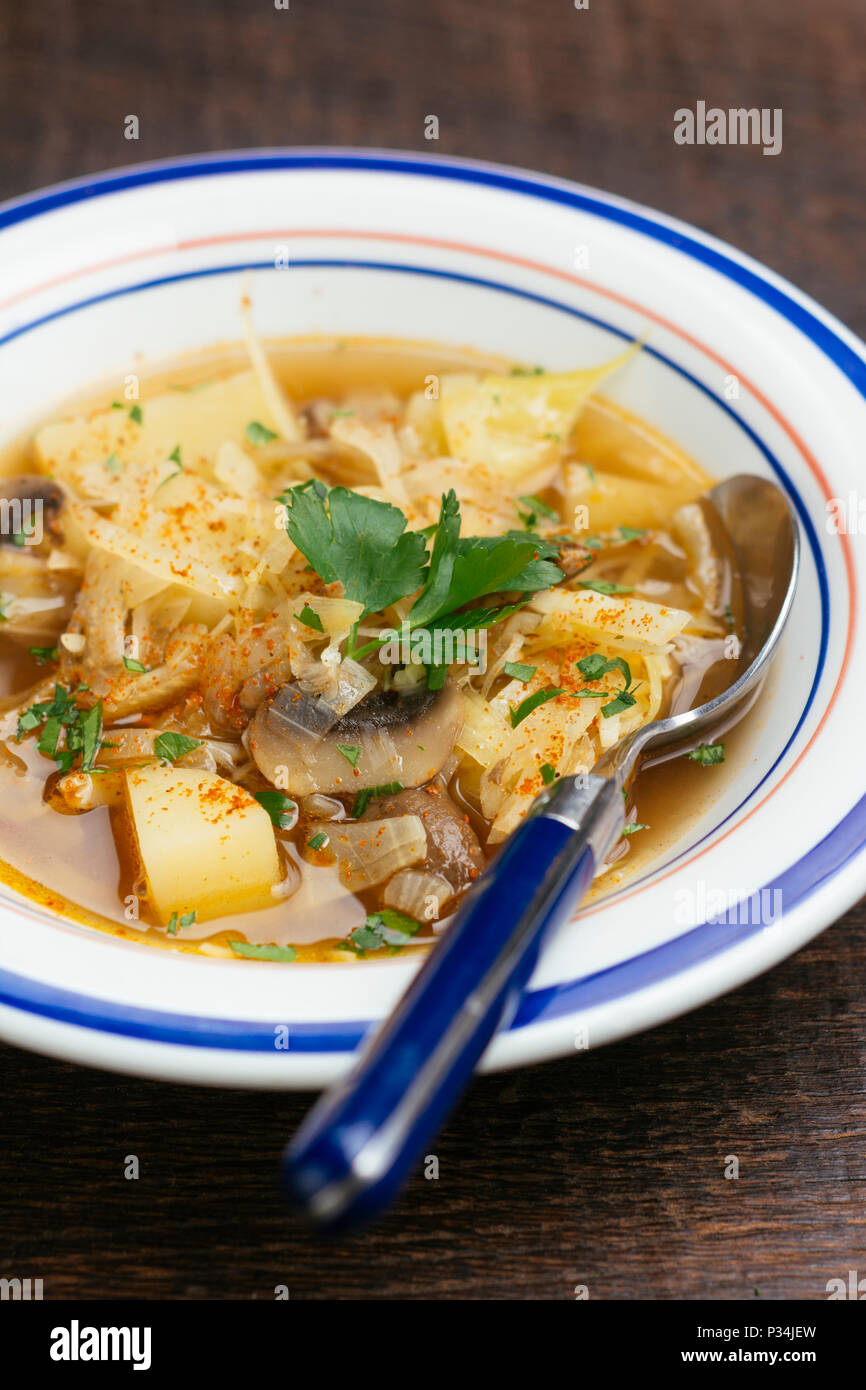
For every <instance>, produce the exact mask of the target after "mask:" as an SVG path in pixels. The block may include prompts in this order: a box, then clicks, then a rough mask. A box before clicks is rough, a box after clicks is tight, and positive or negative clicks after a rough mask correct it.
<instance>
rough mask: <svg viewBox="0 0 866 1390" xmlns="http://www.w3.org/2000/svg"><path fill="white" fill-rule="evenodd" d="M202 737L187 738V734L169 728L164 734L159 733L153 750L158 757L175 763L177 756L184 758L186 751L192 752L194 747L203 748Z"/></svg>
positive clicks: (154, 741)
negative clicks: (177, 732)
mask: <svg viewBox="0 0 866 1390" xmlns="http://www.w3.org/2000/svg"><path fill="white" fill-rule="evenodd" d="M201 745H202V739H200V738H187V736H186V734H176V733H175V732H174V730H173V729H169V730H168V731H167V732H166V733H164V734H159V735H158V736H157V737H156V738H155V739H154V740H153V751H154V753H155V754H156V756H157V757H158V758H162V759H163V761H165V762H168V763H173V762H175V761H176V759H177V758H182V757H184V755H185V754H186V753H191V752H192V751H193V749H194V748H201Z"/></svg>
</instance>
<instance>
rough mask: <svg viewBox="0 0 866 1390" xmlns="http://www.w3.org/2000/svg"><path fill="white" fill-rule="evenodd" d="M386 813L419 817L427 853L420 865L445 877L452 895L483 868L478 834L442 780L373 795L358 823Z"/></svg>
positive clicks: (470, 881) (380, 816) (376, 818)
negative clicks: (413, 787) (384, 794)
mask: <svg viewBox="0 0 866 1390" xmlns="http://www.w3.org/2000/svg"><path fill="white" fill-rule="evenodd" d="M388 816H395V817H398V818H404V817H406V816H417V817H418V819H419V820H420V821H421V824H422V825H423V826H424V830H425V832H426V834H427V855H426V858H425V860H424V862H423V864H422V865H421V866H420V867H421V868H422V869H423V870H424V871H425V873H428V874H437V875H439V876H440V877H441V878H444V879H445V880H446V882H447V883H448V884H450V887H451V892H452V893H453V894H457V893H462V892H463V890H464V888H468V887H469V885H470V884H471V883H474V881H475V879H476V878H477V877H478V875H479V874H480V873H481V871H482V869H483V868H484V865H485V862H486V861H485V858H484V851H483V850H482V848H481V845H480V844H479V842H478V836H477V835H476V834H475V831H474V830H473V829H472V826H471V825H470V824H469V822H468V819H467V818H466V817H465V816H463V815H461V813H460V811H459V810H458V808H457V807H456V806H455V804H454V802H453V801H452V800H451V797H450V796H449V795H448V793H447V791H446V790H445V788H444V787H443V786H442V784H441V779H437V781H435V782H431V783H430V785H429V786H427V787H417V788H415V789H412V790H409V791H402V792H398V793H397V794H396V795H394V796H384V797H377V798H375V800H373V801H371V802H370V805H369V807H368V808H367V810H366V811H365V812H364V814H363V816H362V817H361V823H362V824H363V822H364V821H366V820H374V821H379V820H382V819H385V818H387V817H388Z"/></svg>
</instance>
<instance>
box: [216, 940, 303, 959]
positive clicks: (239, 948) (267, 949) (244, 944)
mask: <svg viewBox="0 0 866 1390" xmlns="http://www.w3.org/2000/svg"><path fill="white" fill-rule="evenodd" d="M229 945H230V946H231V948H232V950H233V951H234V953H235V955H236V956H247V957H249V959H250V960H279V961H292V960H295V959H296V958H297V955H298V953H297V951H296V950H295V948H294V946H257V945H255V944H254V943H253V942H250V941H230V942H229Z"/></svg>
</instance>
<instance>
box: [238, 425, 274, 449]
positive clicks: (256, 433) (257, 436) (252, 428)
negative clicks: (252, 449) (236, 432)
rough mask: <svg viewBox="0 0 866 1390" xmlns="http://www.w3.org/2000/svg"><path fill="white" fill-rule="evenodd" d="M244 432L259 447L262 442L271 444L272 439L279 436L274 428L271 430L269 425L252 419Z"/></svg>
mask: <svg viewBox="0 0 866 1390" xmlns="http://www.w3.org/2000/svg"><path fill="white" fill-rule="evenodd" d="M244 434H245V435H246V437H247V439H248V440H249V441H250V443H251V444H255V445H256V446H257V447H258V445H260V444H270V442H271V440H272V439H276V437H277V436H276V434H275V433H274V431H273V430H269V429H268V427H267V425H263V424H261V422H260V421H259V420H250V423H249V424H248V425H247V427H246V429H245V430H244Z"/></svg>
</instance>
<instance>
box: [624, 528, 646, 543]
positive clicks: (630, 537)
mask: <svg viewBox="0 0 866 1390" xmlns="http://www.w3.org/2000/svg"><path fill="white" fill-rule="evenodd" d="M645 535H646V531H644V530H641V528H640V527H639V526H620V528H619V538H620V540H621V541H636V540H638V538H639V537H640V536H645Z"/></svg>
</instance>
